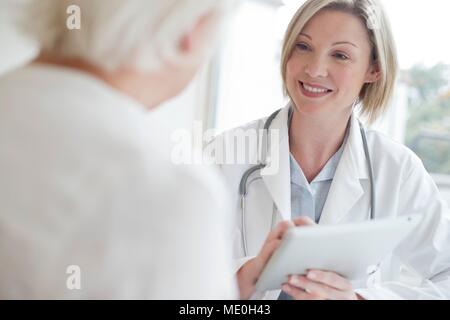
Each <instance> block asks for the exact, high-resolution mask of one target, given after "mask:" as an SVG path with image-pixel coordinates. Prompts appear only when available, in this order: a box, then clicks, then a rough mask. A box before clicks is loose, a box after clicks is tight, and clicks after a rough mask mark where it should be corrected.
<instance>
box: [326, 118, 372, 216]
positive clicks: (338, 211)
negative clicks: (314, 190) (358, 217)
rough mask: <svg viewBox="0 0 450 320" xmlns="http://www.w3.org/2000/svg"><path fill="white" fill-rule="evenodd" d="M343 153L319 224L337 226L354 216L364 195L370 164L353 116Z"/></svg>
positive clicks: (356, 120)
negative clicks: (354, 209)
mask: <svg viewBox="0 0 450 320" xmlns="http://www.w3.org/2000/svg"><path fill="white" fill-rule="evenodd" d="M349 130H350V132H349V136H348V140H347V144H346V146H344V152H343V153H342V157H341V160H340V161H339V165H338V167H337V168H336V172H335V175H334V178H333V182H332V184H331V187H330V191H329V192H328V197H327V200H326V202H325V205H324V208H323V210H322V215H321V218H320V222H319V223H320V224H335V223H338V222H339V221H340V220H342V218H344V217H345V216H346V215H348V214H349V213H350V212H351V209H352V207H353V206H354V205H355V204H356V202H357V201H358V200H359V199H360V198H361V197H362V196H363V195H364V190H363V187H362V185H361V183H362V180H365V179H368V178H369V174H368V168H367V160H366V156H365V153H364V145H363V141H362V137H361V132H360V126H359V123H358V119H357V118H356V116H355V115H352V117H351V119H350V129H349Z"/></svg>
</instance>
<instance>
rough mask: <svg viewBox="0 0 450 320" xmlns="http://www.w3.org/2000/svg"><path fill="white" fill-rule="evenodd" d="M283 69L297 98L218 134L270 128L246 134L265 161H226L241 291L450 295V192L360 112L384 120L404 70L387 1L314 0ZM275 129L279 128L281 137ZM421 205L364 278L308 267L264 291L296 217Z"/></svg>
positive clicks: (384, 213) (380, 212)
mask: <svg viewBox="0 0 450 320" xmlns="http://www.w3.org/2000/svg"><path fill="white" fill-rule="evenodd" d="M281 70H282V77H283V83H284V89H285V93H286V94H287V95H288V96H289V98H290V103H289V105H288V106H287V107H286V108H284V109H281V110H280V111H279V112H278V113H274V114H272V115H271V116H270V117H269V118H267V119H261V120H258V121H255V122H252V123H250V124H248V125H246V126H244V127H242V128H239V130H238V129H235V130H232V131H230V132H227V133H225V134H224V135H222V136H221V139H216V140H215V141H216V143H218V144H220V145H221V146H222V147H223V148H224V149H223V150H229V146H227V145H226V143H227V142H224V141H232V140H233V139H223V138H226V137H230V136H232V135H234V134H235V133H236V132H238V131H241V132H242V130H246V131H247V130H256V131H258V130H261V129H262V130H264V129H267V130H264V131H263V132H264V133H265V136H264V135H263V143H261V144H260V143H258V145H259V146H258V148H253V147H254V146H246V148H247V147H248V148H247V150H245V151H246V152H248V150H257V151H254V153H253V157H258V159H259V162H258V165H257V166H254V164H253V165H251V164H250V163H246V164H244V165H243V164H224V165H222V166H221V168H222V171H223V172H224V174H225V177H226V178H227V181H228V183H229V185H230V188H231V190H232V193H233V194H234V197H235V205H236V213H235V214H236V217H235V218H236V222H237V223H236V230H235V231H236V232H235V234H234V237H235V238H234V254H235V258H236V272H237V278H238V282H239V288H240V294H241V298H243V299H247V298H269V299H277V298H281V299H283V298H294V299H399V298H400V299H402V298H404V299H422V298H426V299H434V298H448V297H450V233H449V231H450V220H449V211H448V208H447V207H446V204H444V201H443V199H442V198H441V196H440V194H439V191H438V189H437V187H436V185H435V183H434V182H433V180H432V179H431V177H430V176H429V175H428V173H427V172H426V171H425V169H424V167H423V165H422V163H421V161H420V160H419V159H418V157H417V156H416V155H415V154H413V152H411V151H410V150H408V149H407V148H406V147H404V146H403V145H400V144H398V143H395V142H393V141H391V140H390V139H389V138H387V137H385V136H383V135H381V134H380V133H378V132H375V131H373V130H366V129H365V128H364V127H363V125H362V124H360V122H359V120H358V117H357V115H356V110H355V109H356V107H359V108H360V110H359V111H361V114H362V116H363V117H364V118H366V119H368V121H369V123H370V122H373V121H374V120H376V119H377V118H378V117H379V116H380V115H381V114H382V113H383V111H384V110H385V108H386V106H387V104H388V102H389V100H390V97H391V95H392V92H393V88H394V83H395V79H396V72H397V60H396V51H395V45H394V42H393V37H392V34H391V31H390V27H389V22H388V20H387V17H386V15H385V12H384V10H383V8H382V7H381V4H380V3H379V1H378V0H350V1H349V0H309V1H307V2H306V3H305V4H304V5H303V6H302V7H301V8H300V9H299V10H298V12H297V13H296V14H295V16H294V17H293V19H292V21H291V23H290V25H289V27H288V30H287V33H286V36H285V40H284V44H283V52H282V62H281ZM247 132H248V131H247ZM275 132H277V133H278V134H277V137H279V138H278V139H277V140H276V141H275V143H272V142H273V141H272V140H273V139H270V135H271V134H275ZM264 137H265V138H264ZM268 141H270V142H271V143H269V142H268ZM216 146H217V145H216ZM275 146H276V151H275V152H276V155H277V157H275V158H278V159H279V167H278V170H277V171H276V173H275V174H264V172H262V173H261V169H263V168H264V166H268V165H269V163H268V161H269V160H268V159H266V158H265V157H266V156H264V154H265V155H267V154H271V153H273V152H274V150H275V149H274V148H275ZM261 148H262V149H263V150H261ZM264 149H265V150H264ZM256 152H258V155H261V154H262V155H263V156H258V155H256ZM250 157H252V155H251V156H250ZM272 157H273V156H272ZM262 171H264V170H262ZM415 213H419V214H422V215H423V216H424V219H423V220H422V222H421V225H420V226H419V227H418V229H417V232H414V234H412V235H411V236H409V238H407V239H406V240H405V241H404V242H402V243H401V244H400V245H399V246H398V247H397V249H396V250H395V251H394V253H393V254H392V255H391V256H390V257H389V258H388V259H386V260H384V261H382V263H381V264H380V265H379V268H378V270H377V271H376V272H375V273H373V274H371V275H370V276H368V277H367V278H366V279H364V281H360V282H358V283H355V282H350V281H349V280H347V279H345V278H343V277H341V276H340V275H338V274H336V273H333V272H331V271H326V270H310V271H309V272H308V273H307V274H306V275H304V276H301V275H292V276H290V277H289V281H288V282H287V283H286V284H285V285H284V286H283V288H282V289H283V290H282V294H281V295H280V290H278V291H270V292H263V293H260V292H255V283H256V281H257V279H258V277H259V275H260V273H261V271H262V269H263V267H264V265H265V263H266V262H267V260H268V259H269V257H270V256H271V254H272V253H273V251H274V250H275V249H276V248H277V246H278V245H279V243H280V240H281V238H282V236H283V234H284V232H285V231H286V230H287V229H288V228H289V227H290V226H291V225H293V224H296V225H304V224H312V223H318V224H319V225H324V224H339V223H345V222H354V221H363V220H368V219H371V218H372V219H382V218H388V217H397V216H402V215H410V214H415ZM280 221H282V222H280ZM292 221H293V222H292ZM277 222H280V223H278V224H277ZM382 236H383V235H381V234H380V237H382ZM305 245H308V244H307V243H306V244H305ZM368 250H369V248H368ZM317 254H321V253H320V252H318V253H317Z"/></svg>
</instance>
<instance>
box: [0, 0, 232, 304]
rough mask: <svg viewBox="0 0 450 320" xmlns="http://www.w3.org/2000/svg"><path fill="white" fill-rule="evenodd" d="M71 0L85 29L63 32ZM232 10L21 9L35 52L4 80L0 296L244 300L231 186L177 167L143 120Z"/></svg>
mask: <svg viewBox="0 0 450 320" xmlns="http://www.w3.org/2000/svg"><path fill="white" fill-rule="evenodd" d="M71 5H75V6H78V8H79V9H80V13H81V14H80V17H81V20H80V21H79V23H80V28H74V29H71V28H68V27H67V24H66V22H67V21H66V20H67V19H68V18H69V15H68V14H67V9H68V7H69V6H71ZM227 11H228V1H227V0H201V1H200V0H165V1H158V0H129V1H123V0H109V1H104V0H70V1H66V0H38V1H34V2H31V3H30V5H29V6H27V7H26V9H25V12H24V13H25V15H24V16H25V19H24V21H25V23H23V24H22V29H23V30H24V31H25V32H26V33H27V34H28V35H29V36H30V37H32V38H33V39H34V40H36V41H37V42H38V43H39V44H40V46H41V52H40V55H39V57H37V58H36V60H35V61H34V62H33V63H31V64H29V65H28V66H25V67H23V68H20V69H18V70H15V71H13V72H11V73H10V74H8V75H6V76H4V77H2V78H0V146H1V148H0V177H1V178H0V261H1V263H0V298H2V299H22V298H26V299H41V298H50V299H60V298H63V299H73V298H101V299H103V298H106V299H129V298H133V299H135V298H137V299H226V298H234V297H235V285H234V282H233V281H232V280H233V275H232V270H231V269H230V268H231V267H230V265H231V261H230V259H231V252H230V250H229V247H228V245H227V244H228V242H227V239H226V232H225V230H224V228H223V226H224V225H227V224H228V223H229V222H228V221H227V220H226V219H227V218H226V213H225V212H226V210H227V209H226V199H223V196H222V195H223V194H225V192H224V191H223V189H222V185H221V184H220V183H219V182H218V181H217V180H216V179H215V173H214V172H210V171H208V170H204V169H203V170H202V171H201V172H198V171H194V170H193V169H190V168H185V167H174V166H172V164H171V163H170V161H169V160H168V159H166V158H165V156H163V155H162V153H161V150H162V148H163V146H162V142H161V141H159V140H158V132H159V131H158V128H157V124H156V123H157V122H158V119H155V120H156V121H154V127H153V128H150V129H148V128H146V127H145V119H146V114H147V113H148V112H149V111H151V110H152V109H154V108H157V107H158V106H159V105H160V104H161V103H162V102H164V101H166V100H168V99H170V98H172V97H174V96H176V95H177V94H178V93H179V92H180V91H181V90H182V89H183V88H185V87H186V86H187V85H188V84H189V82H190V81H191V79H192V78H193V77H194V75H195V74H196V72H197V70H198V69H199V68H200V66H201V65H202V63H203V62H204V61H205V59H207V57H208V53H209V52H208V51H209V48H210V47H211V41H212V39H213V38H214V37H215V36H216V35H217V32H218V29H219V27H220V26H221V25H222V22H223V20H224V17H225V14H226V12H227ZM27 17H28V18H27ZM73 18H76V17H73ZM73 270H74V271H73Z"/></svg>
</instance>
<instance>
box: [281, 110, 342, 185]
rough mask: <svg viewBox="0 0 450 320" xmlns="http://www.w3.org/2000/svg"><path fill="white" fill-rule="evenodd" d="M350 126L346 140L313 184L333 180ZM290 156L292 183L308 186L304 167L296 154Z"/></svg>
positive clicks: (290, 111)
mask: <svg viewBox="0 0 450 320" xmlns="http://www.w3.org/2000/svg"><path fill="white" fill-rule="evenodd" d="M292 113H293V112H292V108H291V109H290V110H289V116H288V127H290V124H291V120H292ZM349 127H350V125H347V129H346V131H345V136H344V141H343V143H342V145H341V146H340V147H339V149H338V151H336V153H335V154H334V155H333V156H332V157H331V158H330V159H329V160H328V162H327V163H326V164H325V166H324V167H323V168H322V170H321V171H320V172H319V174H318V175H317V176H316V177H315V178H314V180H313V181H311V184H313V183H315V182H321V181H328V180H333V177H334V174H335V172H336V169H337V166H338V164H339V161H340V159H341V156H342V153H343V152H344V147H345V145H346V143H347V140H348V135H349ZM289 158H290V169H291V183H294V184H296V185H298V186H300V187H306V188H307V187H308V185H309V183H308V181H307V179H306V177H305V174H304V173H303V170H302V168H301V167H300V166H299V164H298V163H297V161H296V160H295V158H294V156H293V155H292V154H291V153H289Z"/></svg>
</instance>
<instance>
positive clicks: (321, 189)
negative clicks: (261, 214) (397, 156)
mask: <svg viewBox="0 0 450 320" xmlns="http://www.w3.org/2000/svg"><path fill="white" fill-rule="evenodd" d="M348 132H349V130H348V127H347V131H346V133H345V138H344V142H343V143H342V145H341V147H340V148H339V149H338V151H336V153H335V154H334V155H333V156H332V157H331V158H330V159H329V160H328V162H327V163H326V164H325V166H324V167H323V168H322V170H321V171H320V173H319V174H318V175H317V176H316V177H315V178H314V180H313V181H311V183H308V180H307V179H306V177H305V175H304V173H303V171H302V168H300V166H299V165H298V163H297V161H296V160H295V158H294V156H293V155H292V154H291V153H289V158H290V167H291V218H292V219H295V218H298V217H301V216H308V217H310V218H311V219H312V220H313V221H315V222H316V223H318V222H319V220H320V216H321V215H322V209H323V206H324V204H325V201H326V200H327V197H328V191H330V187H331V182H333V177H334V174H335V172H336V168H337V166H338V164H339V161H340V160H341V156H342V152H343V151H344V146H345V144H346V142H347V137H348ZM291 299H292V298H291V297H290V296H289V295H288V294H286V293H285V292H283V291H281V293H280V295H279V297H278V300H291Z"/></svg>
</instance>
